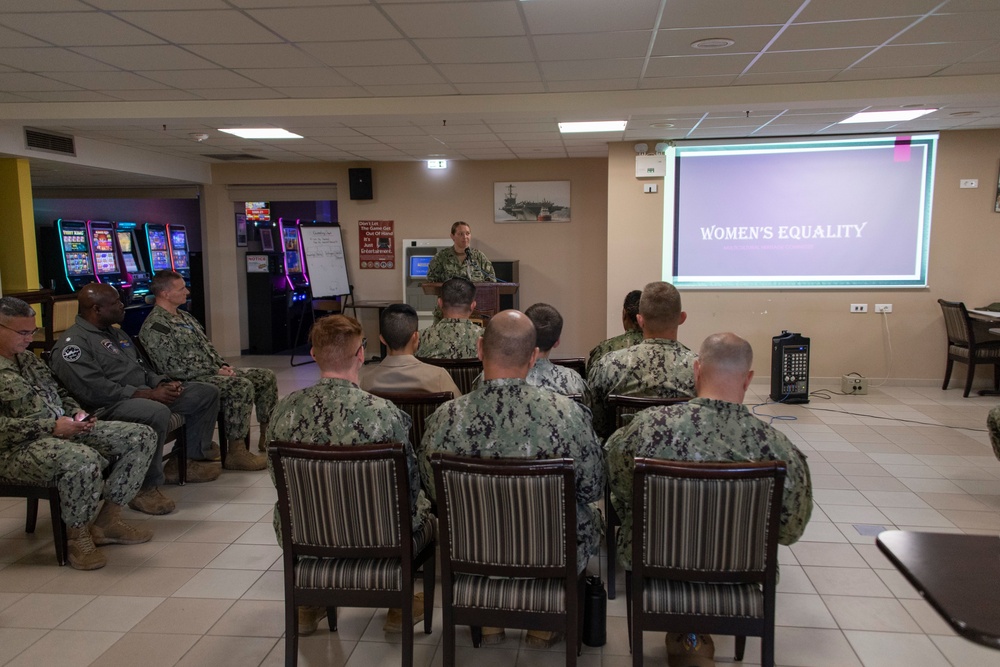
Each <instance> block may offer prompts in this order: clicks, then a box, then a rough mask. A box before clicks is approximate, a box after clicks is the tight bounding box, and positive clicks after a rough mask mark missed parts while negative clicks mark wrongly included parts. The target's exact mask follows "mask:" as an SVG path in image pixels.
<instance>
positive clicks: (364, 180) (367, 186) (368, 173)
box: [347, 167, 374, 199]
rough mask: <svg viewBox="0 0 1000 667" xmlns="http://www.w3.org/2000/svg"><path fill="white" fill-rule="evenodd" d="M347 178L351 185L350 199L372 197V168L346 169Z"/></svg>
mask: <svg viewBox="0 0 1000 667" xmlns="http://www.w3.org/2000/svg"><path fill="white" fill-rule="evenodd" d="M347 180H348V181H349V184H350V186H351V199H373V198H374V197H373V195H372V170H371V169H369V168H368V167H360V168H357V169H348V170H347Z"/></svg>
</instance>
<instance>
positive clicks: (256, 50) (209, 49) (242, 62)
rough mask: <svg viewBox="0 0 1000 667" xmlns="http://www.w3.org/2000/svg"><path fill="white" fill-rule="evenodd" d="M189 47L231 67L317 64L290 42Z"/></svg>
mask: <svg viewBox="0 0 1000 667" xmlns="http://www.w3.org/2000/svg"><path fill="white" fill-rule="evenodd" d="M189 49H190V50H191V51H194V52H195V53H197V54H198V55H200V56H201V57H203V58H207V59H208V60H211V61H212V62H216V63H218V64H220V65H222V66H223V67H229V68H233V69H235V68H238V67H242V68H246V69H252V68H255V67H260V68H266V67H315V66H316V64H317V63H316V61H315V60H313V59H312V58H310V57H309V56H308V55H306V54H304V53H302V52H301V51H299V50H298V49H296V48H295V47H294V46H292V45H291V44H254V45H253V48H249V47H247V46H246V45H239V46H237V45H235V44H218V45H209V44H205V45H200V46H191V47H189Z"/></svg>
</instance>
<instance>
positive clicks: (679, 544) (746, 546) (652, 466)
mask: <svg viewBox="0 0 1000 667" xmlns="http://www.w3.org/2000/svg"><path fill="white" fill-rule="evenodd" d="M785 471H786V468H785V464H784V462H782V461H766V462H755V463H749V462H731V463H690V462H681V461H663V460H658V459H649V458H642V457H640V458H637V459H636V461H635V481H634V488H633V498H632V503H633V504H632V507H633V511H634V513H635V514H634V517H633V537H632V568H633V576H634V577H639V578H642V577H652V578H662V579H672V580H682V581H698V582H725V583H749V582H760V583H765V582H766V581H767V580H768V579H769V578H770V579H773V578H774V577H776V574H777V548H778V527H779V524H780V519H781V500H782V489H783V488H784V481H785Z"/></svg>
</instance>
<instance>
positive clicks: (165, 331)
mask: <svg viewBox="0 0 1000 667" xmlns="http://www.w3.org/2000/svg"><path fill="white" fill-rule="evenodd" d="M149 328H150V329H152V330H153V331H158V332H160V333H162V334H168V333H170V329H169V328H168V327H167V326H166V325H164V324H161V323H159V322H157V323H156V324H153V325H151V326H150V327H149Z"/></svg>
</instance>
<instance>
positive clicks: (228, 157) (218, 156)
mask: <svg viewBox="0 0 1000 667" xmlns="http://www.w3.org/2000/svg"><path fill="white" fill-rule="evenodd" d="M202 157H210V158H212V159H213V160H220V161H222V162H249V161H251V160H266V159H267V158H266V157H262V156H260V155H251V154H250V153H204V154H203V155H202Z"/></svg>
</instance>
